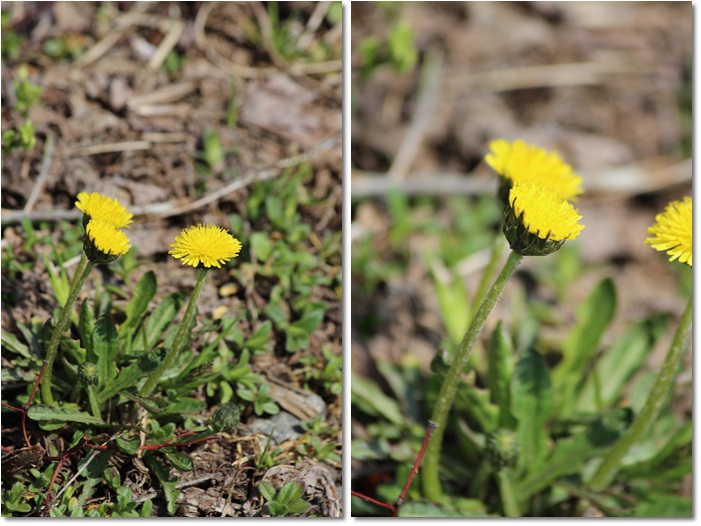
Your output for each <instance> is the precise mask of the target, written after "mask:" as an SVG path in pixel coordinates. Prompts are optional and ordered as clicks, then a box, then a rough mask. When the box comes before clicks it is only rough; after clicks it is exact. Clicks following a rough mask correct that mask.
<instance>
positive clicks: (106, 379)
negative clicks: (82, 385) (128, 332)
mask: <svg viewBox="0 0 701 526" xmlns="http://www.w3.org/2000/svg"><path fill="white" fill-rule="evenodd" d="M92 341H93V344H92V347H93V349H92V352H90V353H87V355H86V356H87V361H89V362H91V363H94V364H96V365H97V374H98V384H97V385H98V387H104V386H105V385H108V384H109V383H110V382H111V381H112V380H114V378H115V377H116V376H117V366H116V365H115V363H114V361H115V359H116V358H117V354H118V353H119V341H118V340H117V327H115V325H114V320H112V317H111V316H110V315H108V314H107V315H103V316H100V317H99V318H98V319H97V323H95V330H94V332H93V335H92Z"/></svg>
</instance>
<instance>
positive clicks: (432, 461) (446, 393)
mask: <svg viewBox="0 0 701 526" xmlns="http://www.w3.org/2000/svg"><path fill="white" fill-rule="evenodd" d="M521 259H523V256H521V255H519V254H517V253H516V252H511V254H509V259H507V260H506V263H505V264H504V268H503V269H502V270H501V273H500V274H499V276H497V279H496V281H495V282H494V285H492V288H491V289H490V291H489V292H488V293H487V295H486V296H485V297H484V300H483V301H482V304H481V305H480V307H479V309H478V310H477V312H476V313H475V315H474V317H473V318H472V323H470V327H469V328H468V329H467V332H466V333H465V336H464V337H463V339H462V342H460V345H459V347H458V350H457V352H456V353H455V359H454V360H453V363H452V364H451V365H450V369H449V370H448V373H447V374H446V376H445V378H443V384H442V386H441V390H440V393H439V394H438V399H437V400H436V405H435V407H434V408H433V415H432V416H431V420H432V421H433V422H435V423H436V424H438V428H437V429H436V431H435V433H434V436H433V439H432V440H431V442H430V443H429V445H428V448H427V450H426V458H425V460H424V470H423V478H422V483H423V490H424V494H425V495H426V497H427V498H429V499H431V500H434V501H439V500H440V498H441V486H440V480H439V478H438V471H439V466H440V454H441V445H442V442H443V434H444V433H445V428H446V421H447V420H448V413H450V409H451V407H452V406H453V402H454V401H455V395H456V393H457V390H458V385H459V384H460V379H461V377H462V374H463V371H464V369H465V366H466V365H467V362H468V361H469V359H470V354H471V352H472V348H473V347H474V345H475V342H476V341H477V337H478V336H479V334H480V332H481V331H482V327H484V323H485V321H487V316H489V313H490V312H492V309H493V308H494V305H495V304H496V302H497V299H499V296H500V295H501V292H502V291H503V290H504V286H505V285H506V283H507V282H508V281H509V278H510V277H511V275H512V274H513V273H514V271H515V270H516V267H517V266H518V264H519V263H520V262H521Z"/></svg>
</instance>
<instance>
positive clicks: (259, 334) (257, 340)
mask: <svg viewBox="0 0 701 526" xmlns="http://www.w3.org/2000/svg"><path fill="white" fill-rule="evenodd" d="M272 331H273V325H272V323H271V322H270V320H266V321H265V322H264V323H262V324H261V325H260V327H258V328H257V329H256V332H254V333H253V334H252V335H251V337H250V338H248V339H247V340H246V343H245V344H244V345H243V346H244V347H245V348H247V349H251V350H259V349H265V348H266V346H267V345H268V344H269V343H270V340H271V334H272Z"/></svg>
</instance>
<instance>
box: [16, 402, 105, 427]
mask: <svg viewBox="0 0 701 526" xmlns="http://www.w3.org/2000/svg"><path fill="white" fill-rule="evenodd" d="M27 416H28V417H29V418H31V419H32V420H39V421H41V420H54V421H58V422H79V423H81V424H99V425H103V424H104V423H105V422H104V421H103V420H102V419H101V418H97V417H94V416H92V415H90V414H88V413H83V412H82V411H78V410H73V409H66V408H62V407H49V406H46V405H41V404H40V405H33V406H31V407H30V408H29V409H28V410H27Z"/></svg>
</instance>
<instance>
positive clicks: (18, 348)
mask: <svg viewBox="0 0 701 526" xmlns="http://www.w3.org/2000/svg"><path fill="white" fill-rule="evenodd" d="M0 340H2V348H3V350H8V351H11V352H13V353H15V354H19V355H20V356H23V357H24V358H29V359H31V358H32V355H31V354H30V353H29V347H28V346H27V345H25V344H24V343H22V342H21V341H19V340H18V339H17V337H16V336H15V335H14V334H11V333H9V332H7V331H5V330H3V331H2V333H1V336H0Z"/></svg>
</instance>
